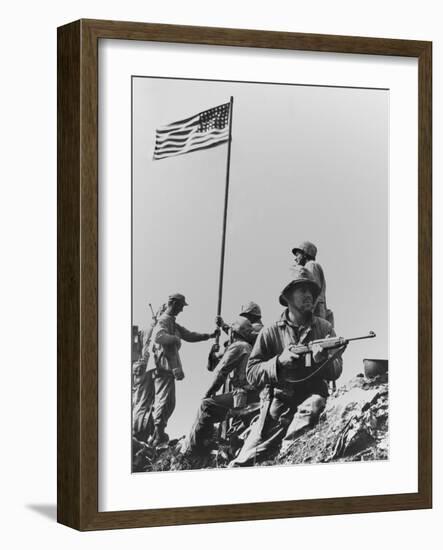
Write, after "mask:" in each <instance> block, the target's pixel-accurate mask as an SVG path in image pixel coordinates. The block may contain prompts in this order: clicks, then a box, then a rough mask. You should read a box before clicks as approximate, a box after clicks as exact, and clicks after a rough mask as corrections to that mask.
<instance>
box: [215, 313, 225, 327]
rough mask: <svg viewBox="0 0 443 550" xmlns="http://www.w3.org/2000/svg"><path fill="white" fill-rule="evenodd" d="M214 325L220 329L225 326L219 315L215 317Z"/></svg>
mask: <svg viewBox="0 0 443 550" xmlns="http://www.w3.org/2000/svg"><path fill="white" fill-rule="evenodd" d="M215 324H216V325H217V326H218V327H222V326H223V325H224V324H225V322H224V321H223V317H222V316H221V315H217V317H216V318H215Z"/></svg>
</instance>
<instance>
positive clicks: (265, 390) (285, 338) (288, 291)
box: [231, 266, 342, 466]
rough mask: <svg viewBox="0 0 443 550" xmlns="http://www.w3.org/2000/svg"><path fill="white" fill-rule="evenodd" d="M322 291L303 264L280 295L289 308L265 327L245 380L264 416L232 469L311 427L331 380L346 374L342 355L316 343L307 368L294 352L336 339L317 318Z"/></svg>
mask: <svg viewBox="0 0 443 550" xmlns="http://www.w3.org/2000/svg"><path fill="white" fill-rule="evenodd" d="M319 293H320V288H319V286H318V284H317V282H316V281H315V279H314V278H313V276H312V274H311V272H310V271H308V270H307V269H306V268H305V267H303V266H298V267H297V268H294V269H293V274H292V280H290V281H289V282H288V284H287V285H286V286H285V287H284V288H283V290H282V292H281V294H280V297H279V301H280V304H281V305H283V306H285V310H284V311H283V313H282V315H281V317H280V319H279V321H277V322H276V323H273V324H272V325H270V326H268V327H265V328H263V330H262V331H261V332H260V334H259V336H258V338H257V341H256V343H255V345H254V348H253V350H252V353H251V355H250V357H249V361H248V364H247V367H246V380H247V382H248V384H250V385H251V386H253V387H255V388H257V389H259V390H262V392H261V396H260V397H261V408H260V417H259V419H258V421H257V422H256V423H254V424H253V426H252V428H251V432H250V433H249V436H248V437H247V439H246V441H245V443H244V445H243V448H242V449H241V451H240V454H239V455H238V456H237V458H236V459H235V460H234V461H233V462H232V463H231V465H232V466H246V465H250V464H253V463H254V462H255V461H257V460H261V459H263V458H266V457H267V456H269V454H270V453H272V452H275V451H276V450H278V449H279V447H280V445H281V444H282V442H283V444H284V445H286V444H288V442H289V441H292V440H293V439H294V438H296V437H298V436H299V435H300V433H302V432H303V431H304V430H305V429H307V428H308V427H310V426H312V425H313V424H314V423H315V422H316V421H317V419H318V417H319V415H320V413H321V411H322V410H323V409H324V407H325V404H326V399H327V397H328V384H327V382H328V381H329V380H336V379H337V378H338V377H339V376H340V375H341V372H342V359H341V354H338V353H337V352H335V353H334V352H328V351H327V350H324V349H323V348H322V346H321V344H316V345H313V350H312V365H311V367H309V366H306V365H305V362H304V360H303V358H302V357H300V356H298V355H297V354H295V353H294V351H293V349H291V346H294V345H297V344H300V345H301V344H308V343H309V342H311V341H313V340H319V339H324V338H328V337H332V336H335V333H334V329H333V328H332V326H331V324H330V323H329V322H328V321H326V320H324V319H321V318H320V317H316V316H315V315H313V310H314V304H315V300H316V299H317V297H318V295H319ZM320 366H321V369H319V370H317V368H318V367H320ZM312 367H313V368H312ZM295 379H296V380H298V381H297V382H296V383H294V380H295Z"/></svg>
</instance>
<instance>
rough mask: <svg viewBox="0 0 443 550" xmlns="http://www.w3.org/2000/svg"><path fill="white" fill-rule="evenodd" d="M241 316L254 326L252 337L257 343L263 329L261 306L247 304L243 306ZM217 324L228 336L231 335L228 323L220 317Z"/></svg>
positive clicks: (216, 321) (252, 303)
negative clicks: (256, 339)
mask: <svg viewBox="0 0 443 550" xmlns="http://www.w3.org/2000/svg"><path fill="white" fill-rule="evenodd" d="M239 315H240V317H244V318H245V319H247V320H248V321H249V322H250V323H251V324H252V328H253V332H252V335H253V338H254V341H255V338H257V336H258V333H259V332H260V331H261V329H262V328H263V323H262V319H261V309H260V306H259V305H258V304H256V303H255V302H246V303H245V304H243V305H242V307H241V311H240V313H239ZM215 323H216V325H217V326H218V327H220V328H222V329H223V330H224V332H226V334H228V333H229V328H230V327H229V325H228V324H227V323H225V322H224V321H223V318H222V317H221V316H220V315H218V316H217V317H216V318H215Z"/></svg>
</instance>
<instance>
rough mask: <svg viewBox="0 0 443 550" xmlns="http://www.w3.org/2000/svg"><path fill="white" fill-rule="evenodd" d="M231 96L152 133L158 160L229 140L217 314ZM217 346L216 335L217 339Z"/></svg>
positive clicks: (222, 273)
mask: <svg viewBox="0 0 443 550" xmlns="http://www.w3.org/2000/svg"><path fill="white" fill-rule="evenodd" d="M233 105H234V98H233V96H231V98H230V101H229V103H223V104H222V105H218V106H216V107H213V108H212V109H208V110H206V111H203V112H201V113H198V114H196V115H194V116H191V117H188V118H186V119H183V120H178V121H177V122H172V123H171V124H168V125H166V126H162V127H161V128H158V129H157V131H156V136H155V148H154V156H153V160H161V159H164V158H168V157H173V156H177V155H184V154H186V153H192V152H193V151H200V150H202V149H209V148H212V147H216V146H217V145H222V144H224V143H227V144H228V149H227V157H226V182H225V200H224V207H223V226H222V240H221V251H220V272H219V283H218V301H217V316H220V315H221V308H222V299H223V275H224V267H225V250H226V223H227V218H228V199H229V172H230V164H231V141H232V111H233ZM215 345H216V346H217V347H218V345H219V337H217V339H216V344H215Z"/></svg>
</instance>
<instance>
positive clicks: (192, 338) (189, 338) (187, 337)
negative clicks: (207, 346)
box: [175, 324, 212, 342]
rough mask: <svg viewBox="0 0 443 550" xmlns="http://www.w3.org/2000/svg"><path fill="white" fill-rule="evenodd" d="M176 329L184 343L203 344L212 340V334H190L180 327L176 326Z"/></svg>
mask: <svg viewBox="0 0 443 550" xmlns="http://www.w3.org/2000/svg"><path fill="white" fill-rule="evenodd" d="M175 326H176V329H177V330H178V332H179V334H180V337H181V339H182V340H184V341H185V342H203V341H205V340H209V338H212V334H207V333H200V332H192V331H190V330H188V329H187V328H185V327H182V326H181V325H178V324H176V325H175Z"/></svg>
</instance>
